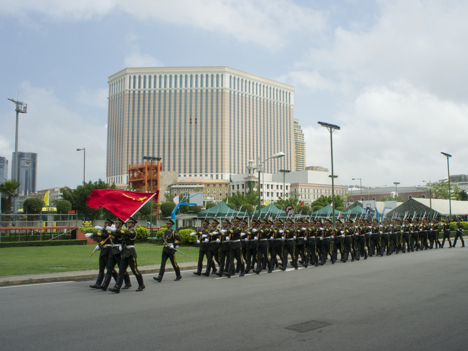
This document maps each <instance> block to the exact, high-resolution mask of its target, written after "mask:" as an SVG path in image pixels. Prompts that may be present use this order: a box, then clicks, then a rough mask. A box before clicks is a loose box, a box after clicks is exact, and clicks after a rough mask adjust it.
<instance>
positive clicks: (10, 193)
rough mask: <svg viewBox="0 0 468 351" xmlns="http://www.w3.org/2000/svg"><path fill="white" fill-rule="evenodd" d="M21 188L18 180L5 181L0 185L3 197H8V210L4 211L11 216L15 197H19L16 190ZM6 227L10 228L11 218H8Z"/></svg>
mask: <svg viewBox="0 0 468 351" xmlns="http://www.w3.org/2000/svg"><path fill="white" fill-rule="evenodd" d="M19 186H20V183H18V182H17V181H16V180H5V181H4V182H3V183H2V184H0V193H2V194H3V195H6V197H7V203H6V209H4V210H3V209H2V210H3V211H4V212H5V214H7V215H8V214H10V213H11V200H12V199H13V198H14V197H18V194H17V193H16V189H18V188H19ZM5 219H6V226H7V227H9V226H10V216H6V218H5Z"/></svg>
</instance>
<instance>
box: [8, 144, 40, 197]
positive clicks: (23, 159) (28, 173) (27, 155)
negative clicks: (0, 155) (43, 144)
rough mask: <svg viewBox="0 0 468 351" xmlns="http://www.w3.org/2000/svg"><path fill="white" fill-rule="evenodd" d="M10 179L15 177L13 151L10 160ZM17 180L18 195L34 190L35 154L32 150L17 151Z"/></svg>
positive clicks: (35, 179) (35, 173)
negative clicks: (18, 185) (18, 184)
mask: <svg viewBox="0 0 468 351" xmlns="http://www.w3.org/2000/svg"><path fill="white" fill-rule="evenodd" d="M11 164H12V166H11V179H15V171H14V170H15V168H16V157H15V153H14V152H13V155H12V162H11ZM18 165H19V167H18V168H17V170H18V175H19V177H18V181H19V183H20V187H19V189H18V193H19V194H20V195H28V194H31V193H35V192H36V184H37V154H36V153H32V152H18Z"/></svg>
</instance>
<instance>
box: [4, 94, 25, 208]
mask: <svg viewBox="0 0 468 351" xmlns="http://www.w3.org/2000/svg"><path fill="white" fill-rule="evenodd" d="M8 100H10V101H11V102H13V103H14V104H15V105H16V108H15V111H16V136H15V160H14V161H15V163H14V167H15V172H14V180H16V181H17V182H18V183H19V174H18V169H19V165H18V129H19V114H20V113H27V112H28V104H25V103H24V102H21V101H16V100H14V99H8ZM18 191H19V187H18V188H16V194H18ZM13 210H14V213H16V212H18V197H17V196H16V197H15V201H14V207H13Z"/></svg>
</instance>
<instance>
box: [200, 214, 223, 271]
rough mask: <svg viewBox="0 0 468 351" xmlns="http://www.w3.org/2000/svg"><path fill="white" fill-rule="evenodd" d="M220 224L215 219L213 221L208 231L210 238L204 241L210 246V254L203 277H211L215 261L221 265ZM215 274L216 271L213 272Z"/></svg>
mask: <svg viewBox="0 0 468 351" xmlns="http://www.w3.org/2000/svg"><path fill="white" fill-rule="evenodd" d="M218 225H219V222H218V220H217V219H216V218H215V219H213V220H212V221H211V229H210V230H209V231H208V236H207V237H206V238H205V239H204V240H205V243H207V244H208V252H207V255H206V260H207V264H206V271H205V273H202V275H204V276H206V277H209V276H210V271H211V267H214V266H215V264H214V261H216V262H217V263H218V266H220V263H219V243H220V240H219V238H218V235H219V234H220V232H219V229H218ZM213 274H216V269H215V270H213Z"/></svg>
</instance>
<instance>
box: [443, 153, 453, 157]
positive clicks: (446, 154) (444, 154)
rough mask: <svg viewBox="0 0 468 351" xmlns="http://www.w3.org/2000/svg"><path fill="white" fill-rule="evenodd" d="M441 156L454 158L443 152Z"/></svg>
mask: <svg viewBox="0 0 468 351" xmlns="http://www.w3.org/2000/svg"><path fill="white" fill-rule="evenodd" d="M441 154H442V155H444V156H446V157H452V155H450V154H447V153H445V152H441Z"/></svg>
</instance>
